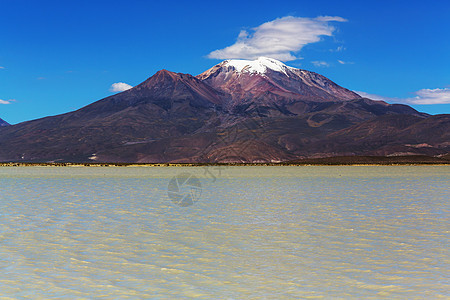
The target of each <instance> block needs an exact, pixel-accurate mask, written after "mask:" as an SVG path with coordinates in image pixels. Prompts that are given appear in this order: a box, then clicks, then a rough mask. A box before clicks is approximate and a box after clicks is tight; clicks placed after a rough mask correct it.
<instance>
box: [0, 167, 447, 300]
mask: <svg viewBox="0 0 450 300" xmlns="http://www.w3.org/2000/svg"><path fill="white" fill-rule="evenodd" d="M0 183H1V184H0V225H1V226H0V295H2V296H5V297H10V298H33V299H36V298H37V299H48V298H57V299H62V298H67V299H71V298H81V299H83V298H86V299H92V298H103V299H110V298H114V299H141V298H152V299H190V298H200V299H295V298H345V299H349V298H354V299H362V298H364V299H371V298H372V299H380V298H385V299H393V298H398V299H435V298H448V297H450V288H449V283H450V281H449V273H448V270H449V252H450V251H449V248H448V246H449V230H450V229H449V228H450V226H449V204H448V201H449V199H450V190H449V183H450V167H448V166H394V167H375V166H352V167H224V168H220V169H218V168H213V167H210V168H201V167H191V168H179V167H173V168H167V167H166V168H164V167H161V168H157V167H1V168H0ZM177 188H178V190H177Z"/></svg>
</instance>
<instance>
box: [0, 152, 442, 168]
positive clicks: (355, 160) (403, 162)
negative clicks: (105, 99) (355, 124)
mask: <svg viewBox="0 0 450 300" xmlns="http://www.w3.org/2000/svg"><path fill="white" fill-rule="evenodd" d="M411 165H424V166H430V165H444V166H445V165H450V157H449V155H448V154H447V155H445V156H443V157H433V156H426V155H405V156H334V157H322V158H306V159H298V160H291V161H285V162H266V163H263V162H261V163H120V162H88V163H82V162H0V167H233V166H251V167H254V166H265V167H272V166H411Z"/></svg>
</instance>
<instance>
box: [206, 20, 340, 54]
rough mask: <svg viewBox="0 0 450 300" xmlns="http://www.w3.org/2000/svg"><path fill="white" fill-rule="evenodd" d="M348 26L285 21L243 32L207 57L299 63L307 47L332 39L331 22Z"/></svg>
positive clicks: (312, 21)
mask: <svg viewBox="0 0 450 300" xmlns="http://www.w3.org/2000/svg"><path fill="white" fill-rule="evenodd" d="M332 21H334V22H346V21H347V20H346V19H344V18H342V17H337V16H336V17H332V16H319V17H317V18H299V17H291V16H288V17H283V18H278V19H275V20H273V21H270V22H266V23H264V24H261V25H259V26H258V27H255V28H252V29H250V30H248V31H247V30H241V32H240V33H239V36H238V38H237V41H236V43H234V44H233V45H231V46H228V47H226V48H224V49H218V50H215V51H213V52H211V53H209V54H208V57H209V58H213V59H256V58H258V57H261V56H265V57H271V58H275V59H278V60H281V61H291V60H296V59H299V57H297V56H296V53H297V52H299V51H300V50H301V49H302V48H303V47H304V46H305V45H307V44H310V43H315V42H318V41H320V37H321V36H332V35H333V32H334V31H335V28H334V27H333V26H331V25H330V24H329V22H332Z"/></svg>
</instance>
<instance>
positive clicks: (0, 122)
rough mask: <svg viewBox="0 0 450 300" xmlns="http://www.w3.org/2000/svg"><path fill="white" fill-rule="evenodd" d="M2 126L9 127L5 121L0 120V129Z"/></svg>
mask: <svg viewBox="0 0 450 300" xmlns="http://www.w3.org/2000/svg"><path fill="white" fill-rule="evenodd" d="M2 126H9V124H8V123H7V122H6V121H4V120H2V119H0V127H2Z"/></svg>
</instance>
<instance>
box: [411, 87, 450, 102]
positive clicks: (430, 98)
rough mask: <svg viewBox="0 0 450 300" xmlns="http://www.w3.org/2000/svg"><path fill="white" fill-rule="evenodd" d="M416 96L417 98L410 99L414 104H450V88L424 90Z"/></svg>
mask: <svg viewBox="0 0 450 300" xmlns="http://www.w3.org/2000/svg"><path fill="white" fill-rule="evenodd" d="M415 94H416V95H417V96H416V97H414V98H410V99H409V101H410V102H411V103H413V104H450V88H445V89H423V90H420V91H417V92H415Z"/></svg>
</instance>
